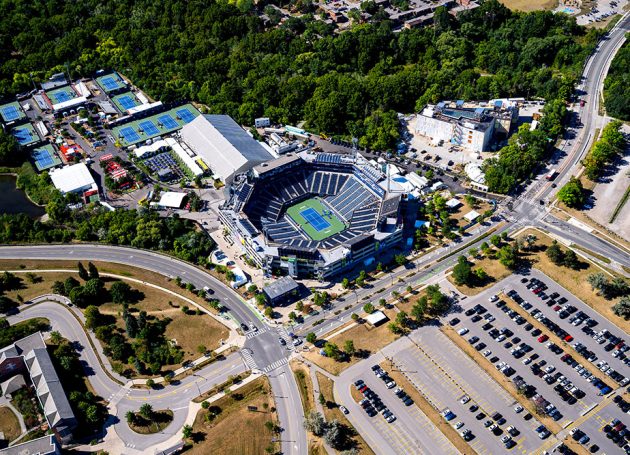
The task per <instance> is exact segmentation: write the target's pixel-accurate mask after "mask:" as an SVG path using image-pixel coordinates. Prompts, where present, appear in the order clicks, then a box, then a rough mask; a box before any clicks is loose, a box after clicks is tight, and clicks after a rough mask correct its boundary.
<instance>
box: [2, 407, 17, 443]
mask: <svg viewBox="0 0 630 455" xmlns="http://www.w3.org/2000/svg"><path fill="white" fill-rule="evenodd" d="M0 433H4V438H5V439H6V440H7V441H13V440H14V439H15V438H17V437H18V436H19V435H21V434H22V431H21V430H20V422H19V421H18V418H17V416H16V415H15V414H14V413H13V411H11V410H10V409H9V408H7V407H4V406H3V407H0Z"/></svg>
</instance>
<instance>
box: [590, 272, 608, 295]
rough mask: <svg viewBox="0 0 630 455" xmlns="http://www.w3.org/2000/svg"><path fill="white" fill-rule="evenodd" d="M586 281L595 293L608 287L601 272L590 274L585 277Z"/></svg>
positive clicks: (606, 280)
mask: <svg viewBox="0 0 630 455" xmlns="http://www.w3.org/2000/svg"><path fill="white" fill-rule="evenodd" d="M586 281H587V282H588V284H590V285H591V288H592V289H593V290H597V291H602V290H603V289H605V288H606V287H607V286H608V279H607V278H606V276H605V275H604V274H603V273H601V272H598V273H591V274H590V275H589V276H588V277H586Z"/></svg>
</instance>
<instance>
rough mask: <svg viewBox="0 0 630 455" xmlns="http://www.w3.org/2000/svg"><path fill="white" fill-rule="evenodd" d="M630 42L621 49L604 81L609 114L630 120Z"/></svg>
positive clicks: (605, 99) (605, 102)
mask: <svg viewBox="0 0 630 455" xmlns="http://www.w3.org/2000/svg"><path fill="white" fill-rule="evenodd" d="M629 87H630V44H628V43H627V42H626V44H624V46H623V47H622V48H621V49H619V51H618V52H617V55H615V58H614V59H613V61H612V63H611V64H610V69H609V70H608V76H607V77H606V80H605V81H604V104H605V105H606V112H607V114H608V115H610V116H612V117H615V118H618V119H620V120H630V88H629Z"/></svg>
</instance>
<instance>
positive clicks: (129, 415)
mask: <svg viewBox="0 0 630 455" xmlns="http://www.w3.org/2000/svg"><path fill="white" fill-rule="evenodd" d="M125 419H126V420H127V425H129V426H131V425H135V423H136V413H135V412H133V411H127V412H126V413H125Z"/></svg>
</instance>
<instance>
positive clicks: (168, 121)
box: [158, 111, 188, 130]
mask: <svg viewBox="0 0 630 455" xmlns="http://www.w3.org/2000/svg"><path fill="white" fill-rule="evenodd" d="M186 112H188V111H186ZM158 122H160V123H161V124H162V125H163V126H164V128H166V129H169V130H170V129H171V128H177V126H178V125H177V122H176V121H175V120H174V119H173V117H171V116H170V115H168V114H165V115H161V116H159V117H158Z"/></svg>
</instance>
